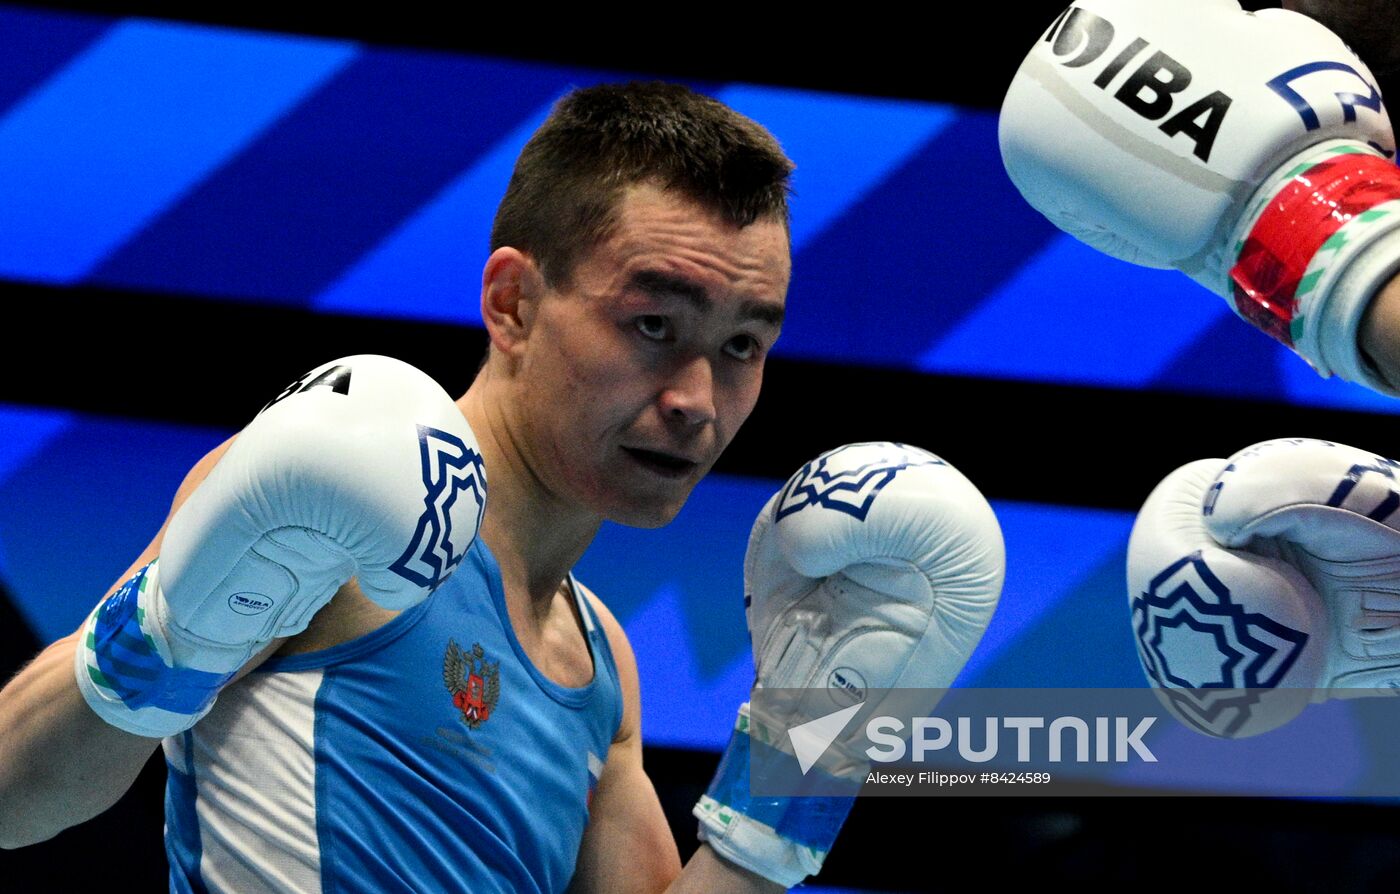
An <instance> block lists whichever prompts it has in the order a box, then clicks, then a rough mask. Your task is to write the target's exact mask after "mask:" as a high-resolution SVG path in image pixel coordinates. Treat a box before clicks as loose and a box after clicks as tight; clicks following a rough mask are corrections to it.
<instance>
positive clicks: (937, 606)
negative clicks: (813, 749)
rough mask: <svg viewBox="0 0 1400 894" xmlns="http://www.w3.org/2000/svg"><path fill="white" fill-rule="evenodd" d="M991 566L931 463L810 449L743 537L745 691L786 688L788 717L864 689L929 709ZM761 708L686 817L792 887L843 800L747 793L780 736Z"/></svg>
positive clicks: (947, 474)
mask: <svg viewBox="0 0 1400 894" xmlns="http://www.w3.org/2000/svg"><path fill="white" fill-rule="evenodd" d="M1004 567H1005V551H1004V547H1003V544H1002V538H1001V529H1000V527H999V526H998V525H997V520H996V516H995V515H993V513H992V509H991V507H990V506H989V505H988V504H987V501H986V499H985V498H984V497H983V496H982V495H981V493H979V492H978V490H977V488H976V487H974V486H973V485H972V483H971V482H969V481H968V480H967V479H966V478H965V477H963V475H962V474H961V473H959V472H958V471H957V470H956V469H954V468H953V467H952V466H950V465H948V464H947V463H946V462H944V461H943V460H941V459H939V458H938V457H936V456H934V455H933V454H931V453H927V452H925V451H923V450H920V449H918V448H915V447H908V446H905V445H903V444H892V443H870V444H851V445H847V446H845V447H839V448H837V449H835V450H832V451H830V452H828V453H825V454H822V455H821V456H819V457H818V458H817V459H815V460H813V461H812V462H810V463H808V464H807V465H805V466H803V467H802V469H801V470H800V471H799V472H798V473H797V474H796V475H794V476H793V477H792V478H791V479H790V480H789V481H788V482H787V484H786V485H784V486H783V488H782V490H780V491H779V492H778V493H776V494H774V495H773V497H772V498H771V499H770V500H769V501H768V504H767V505H766V506H765V507H764V508H763V511H762V512H760V513H759V516H758V519H757V521H755V523H754V526H753V530H752V533H751V534H750V536H749V547H748V553H747V556H746V557H745V561H744V585H745V593H746V596H745V601H746V606H747V607H746V614H747V618H748V625H749V633H750V638H751V640H752V643H753V650H754V664H755V669H756V674H757V679H756V682H755V688H756V689H760V688H766V689H769V690H784V691H794V692H798V693H799V696H798V698H799V699H800V700H801V701H802V702H803V704H802V705H800V706H799V710H798V712H797V713H798V714H800V715H801V716H818V715H822V714H830V713H831V712H834V711H837V710H840V709H847V708H850V709H852V710H854V707H855V706H857V705H865V706H867V707H868V706H869V705H870V700H869V699H867V698H866V695H867V694H870V695H871V697H872V698H875V699H878V698H881V697H883V696H882V695H880V694H879V693H881V691H882V690H887V689H900V690H904V691H908V690H930V692H929V693H928V695H927V698H928V700H929V701H928V703H927V704H925V705H923V706H922V707H924V708H925V709H926V710H928V711H932V709H933V708H934V707H935V705H936V697H937V693H936V692H933V691H932V690H937V689H944V688H947V687H948V686H950V685H951V684H952V682H953V680H954V678H955V677H957V675H958V672H959V671H961V670H962V667H963V665H964V664H965V663H966V662H967V659H968V657H969V656H970V655H971V654H972V650H973V649H974V648H975V647H976V645H977V643H978V641H979V640H980V639H981V637H982V633H983V631H984V630H986V628H987V625H988V623H989V622H990V621H991V617H992V612H993V610H994V609H995V608H996V603H997V598H998V596H999V595H1000V593H1001V584H1002V578H1003V572H1004ZM765 703H766V702H765V700H764V699H761V698H757V697H756V698H755V699H754V701H753V702H752V708H751V707H750V705H747V704H746V705H744V706H743V708H742V709H741V711H740V715H739V722H738V724H737V725H736V729H735V733H734V736H733V737H732V738H731V740H730V744H729V748H728V750H727V751H726V753H725V756H724V758H723V760H722V761H721V764H720V769H719V771H718V773H717V774H716V776H715V779H714V781H713V782H712V783H711V785H710V788H709V791H708V792H707V793H706V794H705V795H704V796H703V797H702V798H701V799H700V802H699V803H698V804H697V805H696V807H695V811H694V812H695V815H696V816H697V817H698V818H699V819H700V837H701V839H702V840H704V841H707V842H709V844H710V846H711V847H712V848H713V849H714V850H715V851H716V852H718V853H719V854H720V855H721V856H723V857H725V858H726V859H728V860H730V861H732V862H734V863H736V864H738V865H740V866H743V867H744V868H746V869H749V870H750V871H753V872H756V873H758V874H759V875H762V876H764V877H766V878H768V879H771V880H772V881H775V882H778V883H779V884H782V885H787V886H792V885H795V884H797V883H798V882H800V881H801V880H802V879H803V878H805V877H806V876H808V875H811V874H813V873H815V872H816V871H817V870H818V869H819V868H820V867H821V864H822V861H823V860H824V859H825V857H826V853H827V851H828V850H829V849H830V848H831V845H832V843H833V841H834V840H835V838H836V834H837V832H838V831H839V829H840V826H841V823H842V822H843V821H844V819H845V816H846V813H847V812H848V811H849V808H850V799H849V798H835V797H793V798H782V797H777V798H774V797H754V796H753V795H752V791H753V786H751V779H750V774H751V773H755V774H757V773H763V772H765V770H764V769H763V768H764V767H765V766H772V765H774V763H773V758H774V756H775V754H776V752H774V753H768V752H770V751H772V749H770V744H771V745H776V746H778V747H780V748H781V747H783V743H784V742H785V740H786V736H787V734H788V727H787V722H788V721H787V718H786V717H773V716H766V715H765V709H764V707H763V706H764V705H765ZM855 742H856V740H855V738H850V739H849V740H848V741H837V742H836V744H835V745H834V746H833V748H832V749H829V751H834V752H836V754H835V756H834V757H831V756H828V757H827V758H825V759H824V762H823V767H824V768H825V770H826V771H833V770H834V771H835V772H841V771H843V770H844V771H845V772H844V773H842V775H846V776H849V775H851V774H850V772H849V771H850V768H851V766H854V765H858V764H861V763H862V762H866V761H867V759H866V758H865V757H864V756H863V754H862V753H861V752H860V751H859V750H858V749H857V747H855ZM843 745H850V746H852V747H851V748H850V749H849V751H850V753H849V754H843V753H842V746H843ZM799 750H800V749H799ZM803 772H804V773H805V772H806V770H805V769H804V771H803Z"/></svg>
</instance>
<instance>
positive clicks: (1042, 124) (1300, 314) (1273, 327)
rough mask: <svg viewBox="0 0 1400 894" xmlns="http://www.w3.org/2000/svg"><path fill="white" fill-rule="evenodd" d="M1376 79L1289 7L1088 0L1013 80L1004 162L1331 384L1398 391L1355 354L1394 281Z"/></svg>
mask: <svg viewBox="0 0 1400 894" xmlns="http://www.w3.org/2000/svg"><path fill="white" fill-rule="evenodd" d="M1374 85H1375V79H1374V78H1373V77H1372V76H1371V74H1370V72H1369V71H1368V70H1367V68H1366V66H1365V65H1364V64H1362V62H1361V61H1360V60H1359V59H1357V58H1356V57H1355V56H1354V55H1353V54H1352V53H1351V52H1350V50H1348V49H1347V48H1346V46H1345V45H1344V44H1343V43H1342V42H1341V40H1340V39H1339V38H1337V37H1336V36H1335V35H1334V34H1332V33H1331V32H1330V31H1328V30H1327V29H1326V28H1324V27H1323V26H1322V25H1320V24H1318V23H1317V22H1315V21H1313V20H1312V19H1309V18H1307V17H1306V16H1302V15H1298V14H1296V13H1292V12H1288V11H1285V10H1280V9H1266V10H1261V11H1259V12H1257V13H1246V12H1242V11H1241V10H1240V8H1239V5H1238V4H1237V3H1236V2H1234V0H1176V2H1162V0H1081V2H1078V3H1076V4H1075V5H1074V6H1072V7H1070V8H1069V9H1068V10H1066V12H1065V13H1064V14H1063V15H1061V16H1060V18H1059V19H1057V20H1056V21H1055V23H1054V24H1053V25H1051V27H1050V30H1049V31H1048V32H1047V33H1046V34H1045V36H1044V38H1043V39H1042V40H1040V41H1039V42H1038V43H1037V44H1036V46H1035V48H1034V49H1033V50H1032V51H1031V53H1030V55H1029V56H1027V57H1026V60H1025V62H1023V63H1022V65H1021V68H1020V70H1019V71H1018V72H1017V75H1016V78H1015V79H1014V81H1013V82H1012V84H1011V88H1010V90H1009V92H1008V93H1007V95H1006V99H1005V102H1004V103H1003V105H1002V111H1001V120H1000V142H1001V153H1002V160H1003V162H1004V163H1005V165H1006V170H1007V173H1008V174H1009V175H1010V176H1011V180H1012V182H1014V183H1015V184H1016V186H1017V188H1018V189H1020V191H1021V193H1022V195H1024V196H1025V197H1026V200H1027V201H1028V202H1030V203H1031V205H1033V206H1034V207H1035V208H1036V209H1037V210H1039V211H1040V212H1041V213H1042V214H1044V215H1045V216H1046V217H1048V218H1049V219H1050V220H1051V222H1053V223H1054V224H1055V225H1056V226H1058V227H1060V228H1061V229H1063V230H1065V231H1066V232H1068V233H1070V234H1071V235H1073V236H1075V237H1076V238H1078V239H1080V240H1082V241H1084V242H1086V243H1088V244H1089V245H1091V246H1093V247H1094V248H1096V249H1098V250H1100V251H1102V252H1104V253H1106V254H1109V255H1112V256H1113V257H1117V258H1122V259H1124V260H1127V261H1131V262H1133V263H1135V264H1141V265H1144V266H1148V267H1175V268H1176V269H1178V270H1181V271H1182V272H1184V273H1186V274H1188V275H1189V276H1191V277H1192V278H1193V279H1195V280H1196V281H1197V282H1199V283H1201V284H1202V285H1204V286H1205V287H1206V288H1208V289H1210V290H1211V291H1213V292H1215V293H1216V294H1218V295H1220V296H1222V297H1224V298H1226V300H1227V301H1229V302H1230V303H1231V305H1232V307H1234V309H1235V311H1236V312H1237V313H1238V314H1239V315H1240V316H1242V317H1244V318H1245V319H1246V320H1248V321H1249V322H1250V323H1252V324H1254V325H1255V326H1257V327H1259V328H1260V329H1262V330H1264V331H1265V332H1266V333H1268V334H1269V335H1271V336H1273V337H1274V338H1276V339H1278V340H1279V341H1280V342H1282V343H1283V344H1285V345H1288V346H1289V347H1291V348H1293V349H1294V350H1295V351H1297V352H1298V353H1299V354H1301V355H1302V356H1303V357H1304V358H1305V359H1306V360H1307V361H1308V363H1310V364H1311V365H1312V366H1313V367H1314V368H1315V369H1316V370H1317V371H1318V372H1319V373H1321V374H1322V375H1323V376H1327V375H1331V374H1333V373H1335V374H1337V375H1339V376H1341V377H1342V378H1344V379H1347V380H1349V381H1355V382H1360V383H1362V384H1365V385H1367V386H1368V387H1370V388H1373V389H1375V390H1378V391H1385V392H1388V393H1391V394H1400V390H1397V389H1396V388H1395V386H1394V385H1393V384H1392V383H1387V382H1385V381H1384V380H1383V379H1382V378H1381V377H1380V375H1379V373H1377V372H1376V370H1375V369H1374V367H1373V365H1372V364H1371V362H1370V361H1369V360H1368V359H1367V358H1365V356H1364V355H1363V354H1362V353H1361V351H1360V350H1359V348H1358V346H1357V329H1358V326H1359V324H1360V321H1361V317H1362V316H1363V314H1364V312H1365V310H1366V307H1367V305H1368V304H1369V302H1370V300H1371V298H1372V297H1373V296H1374V295H1375V293H1376V292H1377V290H1378V289H1379V288H1380V287H1381V286H1383V285H1384V284H1385V283H1387V282H1388V281H1389V280H1390V278H1391V276H1392V275H1393V274H1394V273H1395V272H1396V270H1397V269H1400V213H1397V212H1398V211H1400V201H1397V200H1400V170H1397V169H1396V167H1395V165H1394V164H1392V163H1391V162H1390V161H1389V158H1390V156H1392V155H1393V154H1394V151H1395V140H1394V137H1393V136H1392V134H1391V128H1390V119H1389V117H1388V116H1387V115H1386V112H1385V109H1384V108H1383V106H1382V104H1381V96H1380V93H1379V91H1378V90H1377V89H1376V87H1375V86H1374ZM1123 300H1125V301H1131V300H1133V296H1130V295H1128V296H1124V297H1123ZM1144 312H1145V313H1148V314H1149V315H1150V313H1151V312H1152V311H1151V309H1144Z"/></svg>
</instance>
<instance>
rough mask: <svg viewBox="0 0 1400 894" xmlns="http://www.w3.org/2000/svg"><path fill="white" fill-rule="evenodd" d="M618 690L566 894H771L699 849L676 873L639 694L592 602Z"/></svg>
mask: <svg viewBox="0 0 1400 894" xmlns="http://www.w3.org/2000/svg"><path fill="white" fill-rule="evenodd" d="M591 604H592V605H593V606H594V607H595V609H596V611H597V614H598V617H599V619H600V620H601V621H602V623H603V629H604V631H606V633H607V636H608V643H609V644H610V645H611V647H612V653H613V658H614V660H615V661H616V664H617V674H618V681H619V683H620V684H621V686H622V698H623V712H622V724H621V726H620V727H619V729H618V734H617V738H616V739H615V740H614V741H613V743H612V746H611V748H609V750H608V759H607V762H606V763H605V764H604V765H603V775H602V776H601V777H600V778H599V780H598V787H597V788H596V789H594V791H593V800H592V802H591V803H590V804H589V819H588V828H587V829H586V830H585V831H584V835H583V842H582V844H581V845H580V847H579V857H578V864H577V867H576V870H575V874H574V878H573V881H572V883H571V884H570V886H569V892H570V894H594V892H610V894H611V892H620V894H658V892H661V891H665V892H667V894H683V892H696V894H699V892H705V894H773V892H779V891H783V890H785V889H784V888H783V887H782V886H781V885H778V884H775V883H773V882H770V881H769V880H767V879H765V878H762V877H760V876H757V875H755V874H753V873H751V872H748V871H747V870H744V869H740V868H739V867H737V866H735V865H734V864H733V863H730V862H728V861H727V860H724V859H722V858H721V857H720V856H719V855H717V854H716V853H715V852H714V851H712V850H711V849H710V846H709V845H708V844H701V845H700V848H699V850H697V851H696V852H695V854H694V856H692V857H691V858H690V861H689V862H688V863H686V864H685V868H684V869H682V868H681V862H680V855H679V853H678V852H677V850H676V844H675V841H674V840H672V838H671V829H670V827H669V826H668V825H667V823H666V816H665V814H664V813H663V812H662V810H661V802H660V800H659V799H658V798H657V796H656V788H655V787H654V786H653V785H652V784H651V780H650V779H649V778H648V777H647V774H646V771H645V770H643V769H642V737H641V687H640V683H639V680H638V676H637V659H636V656H635V655H634V654H633V653H632V647H631V644H630V643H628V642H627V636H626V634H625V633H623V630H622V626H621V625H620V624H618V622H617V619H616V618H614V617H613V616H612V613H611V612H609V611H608V610H607V608H606V607H604V606H603V605H602V603H601V602H599V601H598V600H596V599H594V600H592V601H591Z"/></svg>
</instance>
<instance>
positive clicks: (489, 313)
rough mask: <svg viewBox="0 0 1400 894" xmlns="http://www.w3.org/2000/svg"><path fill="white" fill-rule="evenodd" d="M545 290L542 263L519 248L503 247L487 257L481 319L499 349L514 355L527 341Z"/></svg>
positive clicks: (484, 270) (482, 288) (483, 278)
mask: <svg viewBox="0 0 1400 894" xmlns="http://www.w3.org/2000/svg"><path fill="white" fill-rule="evenodd" d="M544 290H545V287H544V276H543V274H542V273H541V272H540V269H539V266H538V265H537V264H536V263H535V261H534V259H533V258H531V257H530V256H529V255H528V254H525V253H524V252H522V251H520V250H519V249H515V248H511V247H509V246H504V247H502V248H498V249H496V250H495V251H493V252H492V253H491V257H489V258H487V259H486V267H485V268H484V269H483V270H482V272H481V321H482V323H484V324H485V325H486V331H487V333H488V334H489V335H490V337H491V344H492V345H494V346H495V348H496V349H497V350H498V351H502V352H504V353H505V354H507V355H511V354H514V353H515V352H516V351H517V350H518V349H519V348H520V346H521V345H522V344H524V342H525V340H526V339H527V338H528V337H529V334H530V329H531V327H532V325H533V323H534V319H535V312H536V309H537V307H538V305H539V302H540V299H541V298H542V297H543V295H544Z"/></svg>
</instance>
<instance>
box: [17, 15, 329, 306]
mask: <svg viewBox="0 0 1400 894" xmlns="http://www.w3.org/2000/svg"><path fill="white" fill-rule="evenodd" d="M354 55H355V49H354V47H353V45H351V44H348V43H344V42H336V41H326V40H312V39H305V38H290V37H276V36H269V35H259V34H252V33H248V32H240V31H232V30H226V29H213V28H204V27H196V26H190V25H180V24H173V23H165V22H148V21H141V20H131V21H127V22H123V23H121V24H118V25H116V26H114V27H113V28H112V29H111V30H110V31H108V32H107V33H106V34H105V35H104V36H103V37H102V39H100V40H98V41H97V42H95V43H94V44H93V45H92V46H91V47H90V48H89V49H88V50H87V51H85V52H83V53H81V54H80V55H79V56H77V57H76V58H75V59H74V60H73V62H72V63H71V64H70V65H69V66H68V67H66V68H65V69H64V70H63V71H61V72H60V73H59V74H57V75H56V76H55V77H53V78H52V79H51V80H49V81H48V82H47V83H46V84H45V85H44V86H43V87H41V88H39V89H37V90H36V91H34V92H33V93H31V94H30V95H29V97H28V98H27V99H25V101H23V102H21V103H19V104H18V105H16V106H15V107H14V108H13V109H12V110H11V112H10V114H9V115H7V116H6V117H5V118H4V119H3V120H0V275H6V276H12V277H16V278H21V279H35V280H41V281H47V282H62V283H68V282H73V281H75V280H78V279H81V278H82V277H83V276H84V275H85V274H86V273H87V271H89V270H90V269H91V268H92V267H93V266H94V265H95V264H96V263H98V262H99V261H100V260H101V259H102V258H103V257H105V256H106V255H107V254H108V253H110V252H111V251H112V250H113V249H114V248H116V247H117V246H119V245H121V244H122V243H123V242H124V241H126V240H127V239H128V238H130V237H131V235H132V234H133V233H135V232H136V231H137V230H139V229H140V228H141V227H142V226H143V225H144V224H145V223H146V222H147V221H149V220H150V219H151V218H152V217H153V216H155V215H157V214H159V213H160V212H161V211H162V210H163V209H164V208H166V207H167V206H169V205H170V203H171V202H173V201H174V200H176V199H177V198H178V197H179V196H180V195H182V194H183V193H184V192H185V191H186V190H187V189H189V188H190V186H191V185H192V184H194V183H197V182H198V181H199V180H201V179H202V178H203V177H205V176H207V175H208V173H209V172H210V171H211V170H213V169H215V168H216V167H218V166H219V165H220V164H222V163H223V162H225V161H226V160H227V159H228V158H229V157H230V156H232V155H233V154H235V153H236V152H238V151H239V149H241V148H242V147H243V146H245V145H247V143H248V142H249V141H250V140H252V139H253V138H254V137H256V136H257V135H258V134H259V133H260V132H261V131H262V130H263V129H264V128H266V127H267V125H268V124H269V123H270V122H272V121H274V120H276V119H277V118H278V117H279V116H281V115H282V114H283V113H284V112H285V111H286V110H287V109H288V108H289V107H291V106H293V105H295V104H296V103H297V102H298V101H299V100H300V99H301V98H302V97H303V96H305V95H306V93H307V92H308V91H310V90H312V89H314V88H315V87H316V86H317V85H318V84H320V83H321V82H322V81H324V80H325V79H326V78H327V77H328V76H330V75H331V74H332V73H334V72H335V71H336V70H338V69H339V68H340V67H341V66H343V65H344V64H345V63H346V62H348V61H349V60H350V59H351V58H353V57H354Z"/></svg>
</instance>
